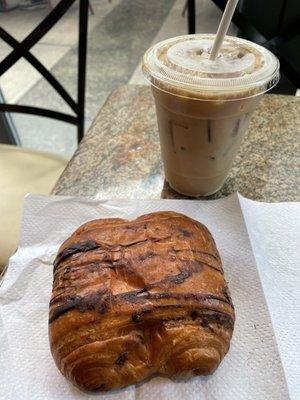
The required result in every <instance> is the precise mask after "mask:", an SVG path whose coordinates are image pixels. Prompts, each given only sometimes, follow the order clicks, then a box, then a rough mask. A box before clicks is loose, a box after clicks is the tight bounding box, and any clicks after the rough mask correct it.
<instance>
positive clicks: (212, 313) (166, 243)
mask: <svg viewBox="0 0 300 400" xmlns="http://www.w3.org/2000/svg"><path fill="white" fill-rule="evenodd" d="M234 318H235V317H234V309H233V305H232V302H231V299H230V295H229V292H228V289H227V285H226V282H225V280H224V275H223V270H222V264H221V260H220V256H219V253H218V251H217V249H216V246H215V242H214V240H213V238H212V236H211V234H210V233H209V231H208V230H207V228H206V227H205V226H204V225H202V224H200V223H199V222H197V221H195V220H193V219H191V218H188V217H186V216H184V215H182V214H177V213H175V212H157V213H152V214H148V215H143V216H141V217H139V218H137V219H136V220H134V221H127V220H124V219H118V218H116V219H99V220H95V221H90V222H87V223H86V224H84V225H82V226H81V227H80V228H79V229H77V231H75V232H74V233H73V235H72V236H71V237H70V238H69V239H68V240H66V241H65V242H64V243H63V244H62V246H61V247H60V249H59V252H58V255H57V257H56V260H55V262H54V282H53V294H52V298H51V301H50V316H49V338H50V345H51V351H52V354H53V357H54V360H55V362H56V364H57V366H58V368H59V370H60V371H61V373H62V374H63V375H64V376H65V377H67V378H68V379H69V380H70V381H72V382H73V383H75V384H76V385H78V386H80V387H82V388H84V389H100V390H110V389H116V388H121V387H124V386H127V385H130V384H133V383H136V382H139V381H141V380H143V379H145V378H147V377H149V376H151V375H152V374H154V373H160V374H163V375H167V376H169V377H171V378H177V377H189V376H193V375H207V374H210V373H212V372H213V371H214V370H215V369H216V368H217V367H218V365H219V364H220V362H221V360H222V358H223V357H224V356H225V354H226V353H227V351H228V349H229V343H230V339H231V336H232V331H233V325H234Z"/></svg>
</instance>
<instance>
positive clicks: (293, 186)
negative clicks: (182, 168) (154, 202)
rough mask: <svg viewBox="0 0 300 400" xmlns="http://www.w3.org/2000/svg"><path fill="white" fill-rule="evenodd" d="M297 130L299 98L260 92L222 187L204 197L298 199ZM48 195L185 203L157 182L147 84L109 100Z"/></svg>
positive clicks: (154, 134)
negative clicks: (154, 199)
mask: <svg viewBox="0 0 300 400" xmlns="http://www.w3.org/2000/svg"><path fill="white" fill-rule="evenodd" d="M299 131H300V98H297V97H294V96H282V95H272V94H269V95H265V96H264V97H263V98H262V100H261V102H260V104H259V106H258V108H257V110H256V111H255V112H254V115H253V117H252V119H251V123H250V127H249V129H248V133H247V134H246V137H245V139H244V141H243V143H242V145H241V148H240V151H239V153H238V155H237V157H236V160H235V162H234V165H233V167H232V169H231V172H230V174H229V176H228V178H227V180H226V182H225V185H224V186H223V188H222V189H221V190H220V191H219V192H217V193H216V194H214V195H212V196H209V197H207V198H214V199H215V198H220V197H224V196H227V195H228V194H230V193H232V192H234V191H239V192H240V193H241V194H242V195H244V196H246V197H248V198H251V199H254V200H260V201H268V202H273V201H295V200H299V195H298V192H299V190H298V185H297V167H298V165H297V157H298V154H299V136H298V134H299ZM296 147H298V151H297V148H296ZM53 193H54V194H57V195H70V196H84V197H89V198H93V199H105V198H184V196H181V195H179V194H178V193H175V192H174V191H173V190H172V189H170V188H169V186H168V184H167V183H166V182H165V181H164V176H163V166H162V162H161V157H160V148H159V138H158V131H157V123H156V115H155V108H154V101H153V98H152V94H151V91H150V88H149V87H148V86H143V85H124V86H121V87H119V88H118V89H116V90H115V91H114V92H113V93H112V94H111V95H110V97H109V98H108V100H107V101H106V103H105V105H104V106H103V107H102V108H101V110H100V111H99V113H98V115H97V117H96V118H95V120H94V122H93V124H92V126H91V127H90V129H89V131H88V132H87V134H86V135H85V137H84V139H83V140H82V142H81V144H80V146H79V147H78V149H77V151H76V152H75V154H74V156H73V157H72V159H71V161H70V162H69V164H68V166H67V168H66V170H65V171H64V173H63V174H62V176H61V177H60V179H59V180H58V182H57V184H56V186H55V188H54V190H53Z"/></svg>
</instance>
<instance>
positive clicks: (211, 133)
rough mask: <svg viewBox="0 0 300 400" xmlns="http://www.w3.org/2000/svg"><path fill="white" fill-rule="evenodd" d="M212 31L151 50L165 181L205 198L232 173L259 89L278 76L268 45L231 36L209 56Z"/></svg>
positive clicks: (148, 61)
mask: <svg viewBox="0 0 300 400" xmlns="http://www.w3.org/2000/svg"><path fill="white" fill-rule="evenodd" d="M213 40H214V35H185V36H180V37H176V38H172V39H169V40H166V41H163V42H160V43H158V44H157V45H155V46H153V47H152V48H150V49H149V50H148V51H147V52H146V54H145V56H144V59H143V70H144V73H145V74H146V76H147V77H148V78H149V79H150V81H151V87H152V91H153V95H154V99H155V105H156V111H157V121H158V128H159V133H160V145H161V153H162V158H163V162H164V169H165V176H166V180H167V181H168V182H169V184H170V186H171V187H172V188H173V189H174V190H176V191H178V192H179V193H182V194H185V195H188V196H207V195H210V194H212V193H215V192H216V191H218V190H219V189H220V188H221V187H222V185H223V183H224V181H225V179H226V176H227V175H228V172H229V169H230V167H231V165H232V162H233V160H234V157H235V155H236V153H237V151H238V149H239V145H240V143H241V140H242V139H243V137H244V135H245V131H246V129H247V127H248V124H249V121H250V118H251V115H252V112H253V110H254V109H255V107H256V105H257V102H258V101H259V99H260V97H261V95H262V94H263V93H265V92H266V91H267V90H269V89H270V88H272V87H273V86H274V85H275V84H276V83H277V82H278V79H279V63H278V60H277V58H276V57H275V56H274V55H273V54H272V53H270V52H269V51H268V50H266V49H264V48H263V47H261V46H258V45H256V44H254V43H251V42H249V41H246V40H243V39H238V38H234V37H228V36H226V38H225V40H224V42H223V45H222V48H221V50H220V52H219V55H218V58H217V59H216V60H215V61H211V60H210V59H209V55H210V50H211V47H212V44H213Z"/></svg>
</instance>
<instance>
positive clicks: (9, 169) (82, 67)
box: [0, 0, 88, 272]
mask: <svg viewBox="0 0 300 400" xmlns="http://www.w3.org/2000/svg"><path fill="white" fill-rule="evenodd" d="M74 2H75V0H61V1H60V2H59V3H58V4H57V6H56V7H55V8H54V9H53V10H52V11H51V12H50V13H49V14H48V16H47V17H46V18H45V19H44V20H43V21H42V22H41V23H40V24H39V25H38V26H37V27H36V28H35V29H34V30H33V31H32V32H31V33H30V34H29V35H28V36H27V37H26V38H25V39H24V40H22V41H21V42H18V41H17V40H16V39H14V38H13V37H12V36H11V35H10V34H9V33H8V32H6V31H5V30H4V29H3V28H2V27H0V38H2V39H3V40H4V41H5V42H6V43H8V44H9V45H10V46H11V47H12V48H13V50H12V52H11V53H10V54H9V55H8V56H7V57H6V58H5V59H4V60H3V61H2V62H1V63H0V76H1V75H2V74H4V73H5V72H6V71H7V70H8V69H9V68H10V67H11V66H12V65H14V63H15V62H16V61H18V60H19V59H20V58H21V57H24V58H25V59H26V60H27V61H28V62H29V63H30V64H31V65H32V66H33V67H34V68H36V69H37V70H38V71H39V72H40V73H41V74H42V75H43V77H44V78H45V79H46V80H47V81H48V82H49V83H50V85H52V87H53V88H54V89H55V90H56V91H57V93H58V94H60V96H61V97H62V98H63V99H64V100H65V102H66V103H67V104H68V105H69V106H70V107H71V109H72V110H73V112H74V115H71V114H65V113H62V112H59V111H53V110H48V109H44V108H40V107H31V106H25V105H18V104H5V103H4V99H3V96H2V94H1V91H0V111H2V118H1V119H0V129H2V130H4V131H5V130H8V131H9V130H12V129H13V123H12V121H11V119H10V114H9V113H10V112H19V113H25V114H35V115H40V116H44V117H49V118H54V119H58V120H61V121H65V122H69V123H71V124H74V125H76V126H77V129H78V131H77V137H78V142H80V140H81V139H82V137H83V134H84V100H85V73H86V47H87V22H88V0H79V45H78V80H77V82H78V88H77V101H75V100H73V99H72V97H71V96H70V95H69V93H68V92H67V91H66V90H65V88H64V87H63V86H62V85H61V84H60V83H59V82H58V81H57V79H56V78H55V77H54V76H53V75H52V74H51V72H49V71H48V70H47V69H46V68H45V67H44V65H42V64H41V62H40V61H38V60H37V59H36V58H35V57H34V56H33V55H32V54H31V52H30V49H31V48H32V47H33V46H34V45H35V44H36V43H37V42H38V41H39V40H40V39H41V38H42V37H43V36H44V35H45V34H46V33H47V32H48V31H49V30H50V29H51V28H52V27H53V25H54V24H55V23H56V22H57V21H58V20H59V19H60V18H61V17H62V16H63V15H64V14H65V12H66V11H67V10H68V9H69V7H70V6H71V5H72V4H73V3H74ZM4 116H6V118H3V117H4ZM0 133H1V132H0ZM2 136H3V135H2ZM4 139H5V140H4V142H6V143H9V142H10V143H9V145H7V144H0V191H1V196H0V220H1V224H0V249H1V250H0V272H1V270H2V269H3V268H4V267H5V265H6V264H7V261H8V258H9V256H10V255H11V254H12V253H13V252H14V250H15V249H16V247H17V243H18V233H19V225H20V219H21V210H22V203H23V198H24V195H25V194H26V193H28V192H33V193H39V194H49V193H50V191H51V190H52V188H53V186H54V184H55V182H56V181H57V179H58V178H59V176H60V175H61V173H62V171H63V170H64V168H65V167H66V165H67V162H68V159H66V158H64V157H62V156H59V155H54V154H48V153H44V152H41V151H35V150H30V149H23V148H21V147H18V146H15V145H19V144H20V143H18V142H17V135H16V134H11V135H6V137H4ZM11 144H14V145H11Z"/></svg>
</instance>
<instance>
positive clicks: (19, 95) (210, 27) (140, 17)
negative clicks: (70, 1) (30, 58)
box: [0, 0, 236, 156]
mask: <svg viewBox="0 0 300 400" xmlns="http://www.w3.org/2000/svg"><path fill="white" fill-rule="evenodd" d="M184 3H185V1H184V0H163V1H162V0H152V1H145V0H134V1H132V0H112V1H111V2H109V1H108V0H92V4H93V7H94V9H95V14H94V15H91V16H90V17H89V39H88V58H87V87H86V128H88V126H89V125H90V123H91V121H92V120H93V118H94V117H95V115H96V113H97V111H98V109H99V108H100V107H101V106H102V104H103V103H104V101H105V99H106V98H107V96H108V95H109V93H110V92H111V91H112V90H113V89H114V88H115V87H117V86H118V85H120V84H123V83H127V82H130V83H145V80H144V78H143V76H142V74H141V70H140V59H141V57H142V55H143V53H144V51H145V50H146V49H147V48H148V47H149V46H150V44H151V43H154V42H157V41H159V40H162V39H165V38H168V37H172V36H175V35H179V34H184V33H186V31H187V22H186V18H183V17H182V16H181V13H182V9H183V6H184ZM47 12H49V10H47V9H43V10H36V11H21V10H15V11H11V12H9V13H6V14H0V25H1V26H3V28H5V29H7V30H8V31H9V32H10V33H12V34H13V35H14V36H15V37H16V38H18V39H21V38H23V37H24V36H25V35H26V34H27V33H28V32H30V31H31V30H32V28H33V27H34V26H35V25H36V24H37V23H39V22H40V21H41V19H42V18H43V17H44V16H45V15H46V14H47ZM220 15H221V13H220V11H219V10H218V9H217V7H216V6H215V5H214V4H213V3H212V2H211V1H210V0H198V2H197V32H214V31H215V30H216V28H217V25H218V22H219V19H220ZM77 17H78V3H75V4H74V6H73V7H72V8H71V9H70V10H69V11H68V13H67V15H65V16H64V18H63V19H62V20H61V21H59V22H58V24H57V25H56V26H55V27H54V28H53V29H52V30H51V31H50V32H49V33H48V34H47V35H46V36H45V37H44V38H43V39H42V40H41V41H40V43H39V44H38V45H36V46H35V47H34V49H33V51H32V52H33V54H35V55H36V56H37V57H38V58H39V60H40V61H42V62H43V63H44V64H45V65H46V66H47V67H48V68H49V69H51V71H52V72H53V73H54V75H55V76H56V77H57V78H58V79H59V80H60V82H61V83H62V84H63V85H64V86H65V87H66V88H67V89H68V90H69V91H70V93H71V94H72V95H73V96H75V94H76V68H77V50H76V44H77ZM235 32H236V30H235V28H234V26H231V28H230V33H231V34H232V35H234V34H235ZM8 52H9V47H8V46H6V45H5V44H3V43H1V44H0V54H1V57H3V56H4V55H5V54H7V53H8ZM0 86H1V88H2V90H3V92H4V95H5V97H6V99H7V101H8V102H12V103H14V102H16V103H20V104H21V103H22V104H28V105H39V106H42V107H48V108H52V109H58V110H60V111H68V107H67V106H66V105H65V104H64V102H63V101H62V100H61V99H60V97H59V96H58V95H57V94H56V93H55V92H54V91H53V90H52V88H51V87H50V86H49V85H48V83H47V82H45V81H44V80H43V79H41V78H40V77H39V75H38V73H37V72H36V71H34V70H33V69H32V68H31V66H30V65H29V64H27V63H26V61H24V60H22V61H19V62H18V63H17V64H16V66H15V67H14V68H13V69H11V70H10V71H9V72H7V73H6V74H5V75H4V76H3V77H1V78H0ZM13 119H14V122H15V125H16V127H17V130H18V132H19V135H20V138H21V142H22V145H23V146H24V147H31V148H35V149H42V150H46V151H51V152H55V153H60V154H64V155H67V156H70V155H71V154H72V153H73V152H74V150H75V148H76V129H75V127H74V126H72V125H69V124H66V123H63V122H59V121H55V120H50V119H47V118H41V117H36V116H28V115H21V114H14V115H13Z"/></svg>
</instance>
